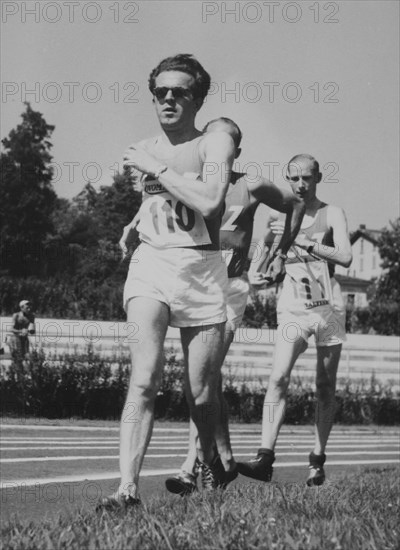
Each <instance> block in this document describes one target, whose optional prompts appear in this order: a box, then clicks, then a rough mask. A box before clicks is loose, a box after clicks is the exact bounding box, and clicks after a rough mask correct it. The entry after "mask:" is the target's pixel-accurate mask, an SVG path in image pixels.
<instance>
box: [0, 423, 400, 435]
mask: <svg viewBox="0 0 400 550" xmlns="http://www.w3.org/2000/svg"><path fill="white" fill-rule="evenodd" d="M3 429H15V430H27V429H29V430H53V431H54V430H75V431H113V432H119V426H118V427H106V426H43V425H38V424H24V425H21V424H0V430H3ZM312 430H313V427H312V426H310V427H307V426H296V428H293V429H287V428H286V429H285V428H283V429H282V430H281V432H280V433H286V434H292V433H294V432H297V433H298V432H303V433H310V432H312ZM153 431H154V432H167V433H170V432H176V433H186V434H187V433H189V428H188V427H185V428H159V427H156V428H154V430H153ZM231 431H232V433H243V434H252V433H258V432H261V425H260V424H256V425H255V427H254V429H253V428H232V430H231ZM377 431H379V430H377V429H375V430H371V429H366V430H354V429H353V430H345V429H343V430H340V429H339V428H338V427H336V429H334V430H333V431H332V434H334V433H336V434H343V435H344V434H367V433H369V434H374V435H376V433H377ZM386 433H392V434H399V431H396V430H392V431H390V432H386Z"/></svg>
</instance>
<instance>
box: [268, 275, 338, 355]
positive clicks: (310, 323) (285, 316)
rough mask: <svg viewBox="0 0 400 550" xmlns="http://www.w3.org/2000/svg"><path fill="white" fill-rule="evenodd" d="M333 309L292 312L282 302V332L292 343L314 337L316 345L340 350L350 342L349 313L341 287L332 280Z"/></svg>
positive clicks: (280, 308)
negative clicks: (348, 335) (334, 347)
mask: <svg viewBox="0 0 400 550" xmlns="http://www.w3.org/2000/svg"><path fill="white" fill-rule="evenodd" d="M331 286H332V300H333V305H331V304H328V305H324V306H319V307H315V308H313V309H307V310H306V309H297V308H296V309H290V308H288V307H285V306H286V304H285V305H284V306H282V302H280V301H279V300H278V306H277V310H278V311H277V313H278V330H279V331H281V332H282V333H283V337H284V338H285V339H286V340H287V341H288V342H294V341H296V338H299V337H300V338H303V340H305V341H306V342H307V341H308V339H309V338H310V336H311V335H312V334H314V338H315V345H316V346H317V347H318V346H336V345H337V344H343V342H345V341H346V309H345V305H344V302H343V297H342V291H341V288H340V285H339V283H338V282H337V281H336V279H335V278H334V277H333V278H332V279H331Z"/></svg>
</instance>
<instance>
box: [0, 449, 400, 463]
mask: <svg viewBox="0 0 400 550" xmlns="http://www.w3.org/2000/svg"><path fill="white" fill-rule="evenodd" d="M253 454H254V453H253ZM298 454H299V453H293V452H292V453H279V456H297V455H298ZM329 454H330V455H360V454H363V455H397V456H399V452H398V451H381V450H379V451H360V450H359V451H354V452H353V451H337V452H336V451H333V452H332V451H329ZM235 455H236V456H252V455H251V454H249V453H235ZM185 456H186V454H176V453H174V454H171V453H168V454H156V455H151V454H149V455H146V458H179V457H185ZM99 458H101V460H118V458H119V456H118V455H106V456H99V455H89V456H83V455H82V456H79V455H74V456H35V457H20V458H1V459H0V463H1V464H10V463H17V462H55V461H59V462H64V461H71V460H99Z"/></svg>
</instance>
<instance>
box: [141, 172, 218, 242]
mask: <svg viewBox="0 0 400 550" xmlns="http://www.w3.org/2000/svg"><path fill="white" fill-rule="evenodd" d="M148 186H149V187H150V188H151V189H156V188H160V187H161V186H160V184H159V183H158V182H157V181H155V180H151V181H149V182H146V183H145V192H144V195H143V202H142V206H141V207H140V222H139V224H138V231H139V234H140V238H141V240H142V241H144V242H147V243H149V244H152V245H153V246H158V247H166V248H173V247H184V246H199V245H206V244H210V243H211V239H210V236H209V233H208V230H207V227H206V224H205V221H204V218H203V216H201V214H199V213H198V212H195V211H194V210H192V209H191V208H189V207H188V206H186V205H185V204H183V203H182V202H181V201H178V200H177V199H176V198H175V197H173V196H172V195H171V194H170V193H168V192H167V191H165V190H164V191H158V194H154V195H153V194H148V193H146V188H149V187H148Z"/></svg>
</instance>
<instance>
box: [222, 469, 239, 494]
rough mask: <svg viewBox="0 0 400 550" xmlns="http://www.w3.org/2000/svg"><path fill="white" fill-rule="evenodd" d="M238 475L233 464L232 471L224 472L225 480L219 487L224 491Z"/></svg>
mask: <svg viewBox="0 0 400 550" xmlns="http://www.w3.org/2000/svg"><path fill="white" fill-rule="evenodd" d="M238 475H239V470H238V466H237V464H235V467H234V469H233V470H228V471H226V470H225V480H224V483H223V484H222V485H221V487H222V488H223V489H226V487H227V486H228V484H229V483H231V482H232V481H234V480H235V479H236V478H237V476H238Z"/></svg>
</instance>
